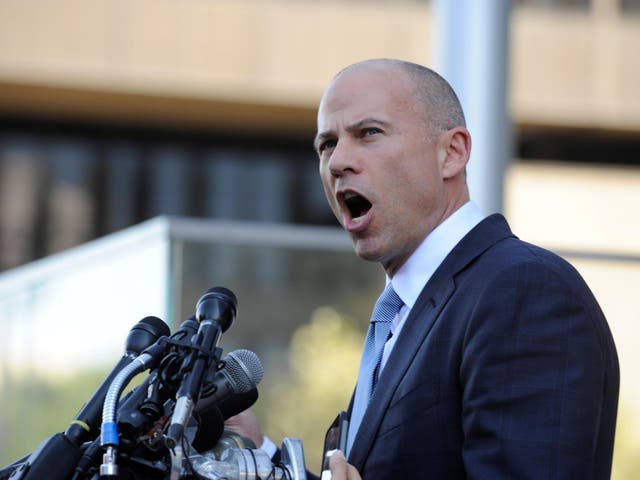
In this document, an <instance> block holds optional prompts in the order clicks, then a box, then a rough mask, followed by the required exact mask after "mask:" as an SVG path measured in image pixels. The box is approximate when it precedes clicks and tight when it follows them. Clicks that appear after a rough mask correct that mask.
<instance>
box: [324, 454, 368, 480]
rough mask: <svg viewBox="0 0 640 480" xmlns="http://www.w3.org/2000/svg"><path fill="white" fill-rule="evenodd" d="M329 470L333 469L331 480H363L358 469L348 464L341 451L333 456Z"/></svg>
mask: <svg viewBox="0 0 640 480" xmlns="http://www.w3.org/2000/svg"><path fill="white" fill-rule="evenodd" d="M329 468H331V480H362V479H361V477H360V474H359V473H358V471H357V470H356V468H355V467H354V466H353V465H351V464H349V463H347V460H346V459H345V458H344V454H343V453H342V452H341V451H340V450H337V451H336V452H335V453H334V454H333V455H331V458H330V459H329Z"/></svg>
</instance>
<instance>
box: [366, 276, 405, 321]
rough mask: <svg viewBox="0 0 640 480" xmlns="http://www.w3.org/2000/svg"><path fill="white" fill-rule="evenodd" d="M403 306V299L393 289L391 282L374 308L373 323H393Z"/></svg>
mask: <svg viewBox="0 0 640 480" xmlns="http://www.w3.org/2000/svg"><path fill="white" fill-rule="evenodd" d="M403 304H404V303H403V301H402V299H401V298H400V297H399V296H398V294H397V293H396V291H395V290H394V289H393V285H391V282H389V283H388V284H387V286H386V287H385V289H384V291H383V292H382V294H381V295H380V297H379V298H378V301H377V302H376V304H375V306H374V307H373V314H372V315H371V321H372V322H391V321H392V320H393V317H395V316H396V313H398V310H400V307H402V305H403Z"/></svg>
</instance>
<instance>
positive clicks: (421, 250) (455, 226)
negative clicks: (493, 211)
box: [387, 201, 486, 309]
mask: <svg viewBox="0 0 640 480" xmlns="http://www.w3.org/2000/svg"><path fill="white" fill-rule="evenodd" d="M485 217H486V215H485V214H484V213H483V212H482V211H481V210H480V208H479V207H478V205H476V204H475V203H474V202H472V201H469V202H467V203H465V204H464V205H463V206H462V207H460V208H459V209H458V210H456V211H455V212H453V213H452V214H451V215H450V216H449V217H448V218H447V219H445V221H444V222H442V223H441V224H440V225H438V226H437V227H436V228H435V229H434V230H433V231H432V232H431V233H429V234H428V235H427V236H426V238H425V239H424V240H423V241H422V243H421V244H420V245H419V246H418V248H417V249H416V251H415V252H413V254H412V255H411V256H410V257H409V259H408V260H407V261H406V262H405V263H404V265H402V267H400V269H399V270H398V271H397V272H396V274H395V275H394V276H393V278H392V279H389V277H387V283H389V282H391V283H392V284H393V289H394V290H395V291H396V293H397V294H398V296H399V297H400V298H401V299H402V301H403V302H404V304H405V305H406V306H407V307H408V308H409V309H411V308H413V305H414V304H415V302H416V300H417V299H418V295H420V292H421V291H422V289H423V288H424V286H425V285H426V284H427V282H428V281H429V279H430V278H431V276H432V275H433V273H434V272H435V271H436V269H437V268H438V267H439V266H440V264H441V263H442V262H443V261H444V259H445V258H446V256H447V255H449V253H450V252H451V250H453V248H454V247H455V246H456V245H457V244H458V242H460V240H462V238H463V237H464V236H465V235H466V234H467V233H469V232H470V231H471V230H472V229H473V228H474V227H475V226H476V225H477V224H478V223H480V222H481V221H482V220H483V219H484V218H485Z"/></svg>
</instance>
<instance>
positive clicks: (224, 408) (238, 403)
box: [218, 388, 258, 420]
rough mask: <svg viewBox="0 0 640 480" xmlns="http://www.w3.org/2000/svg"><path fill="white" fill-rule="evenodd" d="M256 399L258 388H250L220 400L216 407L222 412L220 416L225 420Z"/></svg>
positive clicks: (250, 404)
mask: <svg viewBox="0 0 640 480" xmlns="http://www.w3.org/2000/svg"><path fill="white" fill-rule="evenodd" d="M257 401H258V389H257V388H252V389H251V390H249V391H248V392H245V393H238V394H236V395H233V396H232V397H231V398H227V399H226V400H222V401H221V402H220V403H219V404H218V409H219V410H220V413H221V414H222V418H223V419H225V420H228V419H230V418H231V417H235V416H236V415H238V414H239V413H242V412H244V411H245V410H248V409H249V408H251V407H252V406H253V404H254V403H256V402H257Z"/></svg>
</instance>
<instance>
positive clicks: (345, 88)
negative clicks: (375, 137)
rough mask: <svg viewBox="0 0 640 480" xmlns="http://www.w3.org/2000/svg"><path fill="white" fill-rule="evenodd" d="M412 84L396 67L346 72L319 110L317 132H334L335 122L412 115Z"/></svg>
mask: <svg viewBox="0 0 640 480" xmlns="http://www.w3.org/2000/svg"><path fill="white" fill-rule="evenodd" d="M412 92H413V84H412V82H411V81H410V79H409V76H408V75H407V74H406V73H405V72H404V71H402V70H401V69H399V68H397V67H395V68H393V67H386V68H383V67H381V66H366V67H364V66H363V67H356V68H353V69H352V70H346V71H344V72H342V73H341V74H340V75H338V76H337V77H336V78H335V79H334V80H333V82H331V84H330V85H329V87H328V88H327V90H326V91H325V93H324V95H323V97H322V101H321V102H320V107H319V109H318V131H319V132H321V131H323V130H326V129H330V128H335V126H333V125H332V124H333V123H334V122H336V121H344V122H347V123H348V122H356V121H358V120H360V119H361V118H360V117H371V116H378V115H382V116H387V115H392V114H394V113H400V112H406V113H410V112H411V111H412V110H413V109H412V108H411V105H412V101H411V99H412V97H413V95H412Z"/></svg>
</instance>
